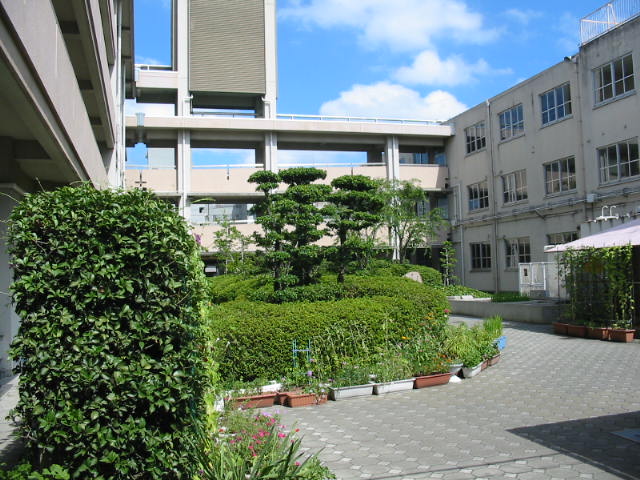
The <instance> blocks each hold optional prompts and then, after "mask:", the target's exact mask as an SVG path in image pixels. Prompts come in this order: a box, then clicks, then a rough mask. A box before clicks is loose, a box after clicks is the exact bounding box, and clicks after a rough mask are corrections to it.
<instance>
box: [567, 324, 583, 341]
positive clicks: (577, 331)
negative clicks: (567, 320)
mask: <svg viewBox="0 0 640 480" xmlns="http://www.w3.org/2000/svg"><path fill="white" fill-rule="evenodd" d="M567 335H569V336H570V337H580V338H584V337H586V336H587V327H585V326H584V325H571V324H569V325H567Z"/></svg>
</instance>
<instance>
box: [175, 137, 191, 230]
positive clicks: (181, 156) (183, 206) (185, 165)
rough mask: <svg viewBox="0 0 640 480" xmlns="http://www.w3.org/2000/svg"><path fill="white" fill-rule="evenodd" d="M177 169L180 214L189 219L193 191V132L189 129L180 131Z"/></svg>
mask: <svg viewBox="0 0 640 480" xmlns="http://www.w3.org/2000/svg"><path fill="white" fill-rule="evenodd" d="M176 170H177V174H178V193H179V194H180V205H179V209H180V214H181V215H182V216H183V217H184V218H185V219H186V220H189V217H190V216H191V206H190V205H189V200H188V193H189V192H190V191H191V132H190V131H189V130H179V131H178V143H177V146H176Z"/></svg>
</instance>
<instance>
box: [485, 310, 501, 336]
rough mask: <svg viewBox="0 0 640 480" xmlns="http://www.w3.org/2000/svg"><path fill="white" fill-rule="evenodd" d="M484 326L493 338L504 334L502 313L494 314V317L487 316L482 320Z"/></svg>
mask: <svg viewBox="0 0 640 480" xmlns="http://www.w3.org/2000/svg"><path fill="white" fill-rule="evenodd" d="M482 328H484V329H485V330H486V331H487V332H488V333H489V335H490V336H491V338H493V339H496V338H498V337H500V336H502V317H501V316H500V315H494V316H493V317H489V318H485V319H484V321H483V322H482Z"/></svg>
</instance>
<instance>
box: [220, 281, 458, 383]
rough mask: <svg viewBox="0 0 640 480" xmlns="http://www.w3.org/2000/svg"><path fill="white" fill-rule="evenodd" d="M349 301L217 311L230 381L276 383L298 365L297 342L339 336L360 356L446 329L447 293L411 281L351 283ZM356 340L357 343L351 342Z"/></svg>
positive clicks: (231, 306) (344, 348)
mask: <svg viewBox="0 0 640 480" xmlns="http://www.w3.org/2000/svg"><path fill="white" fill-rule="evenodd" d="M344 291H345V292H346V295H347V296H348V297H352V298H343V299H340V300H334V301H320V302H313V303H311V302H309V303H305V302H290V303H282V304H270V303H266V302H250V301H236V302H230V303H225V304H222V305H217V306H214V307H212V309H211V312H210V321H209V328H210V332H209V334H210V336H211V337H212V338H216V339H219V342H218V345H225V347H223V348H224V351H222V352H219V358H220V373H221V375H222V377H223V378H225V379H243V380H252V379H254V378H258V377H260V378H265V379H276V378H279V377H280V376H282V375H283V374H284V373H285V372H286V371H287V369H288V368H290V367H291V366H292V342H293V341H294V340H296V341H297V342H298V344H299V345H306V342H307V341H308V340H312V342H313V343H314V346H315V347H317V348H322V347H321V345H322V344H324V343H325V342H326V341H327V340H330V339H331V338H336V339H337V338H340V339H341V340H340V341H341V342H342V343H343V345H341V352H342V354H344V355H353V356H357V355H358V354H361V353H362V350H366V351H374V350H375V349H376V347H379V346H383V345H384V344H385V343H386V342H389V341H400V339H401V338H402V337H403V336H405V335H407V333H408V332H409V331H410V330H411V329H415V328H418V327H419V326H422V325H424V324H425V323H428V325H429V326H430V327H431V328H432V329H433V330H437V331H438V332H440V331H442V330H443V329H444V325H445V324H446V315H445V309H447V308H448V303H447V301H446V298H445V296H444V294H443V293H442V291H440V290H438V289H436V288H433V287H430V286H427V285H422V284H419V283H416V282H414V281H412V280H409V279H405V278H393V277H351V278H348V279H347V282H346V283H345V286H344ZM349 339H354V341H353V342H351V341H350V340H349Z"/></svg>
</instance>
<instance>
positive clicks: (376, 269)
mask: <svg viewBox="0 0 640 480" xmlns="http://www.w3.org/2000/svg"><path fill="white" fill-rule="evenodd" d="M409 272H418V273H419V274H420V276H421V277H422V282H423V283H424V284H425V285H442V274H441V273H440V272H439V271H438V270H436V269H434V268H431V267H425V266H424V265H413V264H411V263H393V262H390V261H388V260H372V261H371V262H370V264H369V267H368V268H367V270H366V271H365V272H363V273H364V274H367V275H376V276H390V277H402V276H403V275H405V274H407V273H409Z"/></svg>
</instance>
